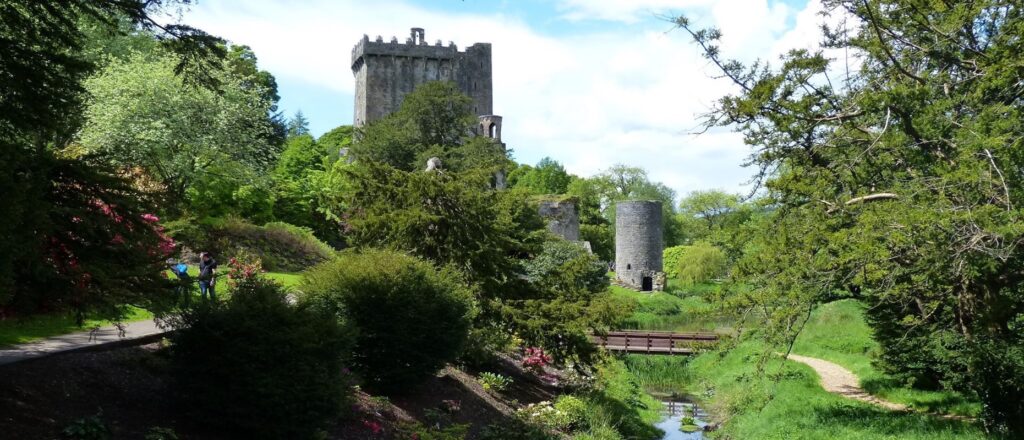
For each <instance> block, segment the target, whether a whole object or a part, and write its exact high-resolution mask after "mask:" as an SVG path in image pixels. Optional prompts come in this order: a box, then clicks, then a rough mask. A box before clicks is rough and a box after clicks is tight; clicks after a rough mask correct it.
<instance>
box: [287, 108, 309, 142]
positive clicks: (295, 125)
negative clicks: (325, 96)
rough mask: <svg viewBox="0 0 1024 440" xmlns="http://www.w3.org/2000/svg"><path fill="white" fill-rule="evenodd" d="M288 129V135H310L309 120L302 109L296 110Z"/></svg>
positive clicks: (289, 121)
mask: <svg viewBox="0 0 1024 440" xmlns="http://www.w3.org/2000/svg"><path fill="white" fill-rule="evenodd" d="M287 131H288V137H295V136H308V135H309V120H308V119H306V115H304V114H302V110H299V111H296V112H295V116H292V118H291V119H289V120H288V129H287Z"/></svg>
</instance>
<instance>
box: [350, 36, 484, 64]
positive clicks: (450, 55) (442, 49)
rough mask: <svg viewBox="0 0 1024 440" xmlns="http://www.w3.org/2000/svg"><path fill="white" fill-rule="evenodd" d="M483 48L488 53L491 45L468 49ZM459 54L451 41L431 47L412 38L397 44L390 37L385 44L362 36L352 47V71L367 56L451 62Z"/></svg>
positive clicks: (379, 37) (478, 44) (475, 46)
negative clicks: (431, 59) (445, 44)
mask: <svg viewBox="0 0 1024 440" xmlns="http://www.w3.org/2000/svg"><path fill="white" fill-rule="evenodd" d="M483 46H486V50H487V51H488V52H490V47H491V45H490V44H488V43H477V44H474V45H473V46H470V47H472V48H473V51H474V52H475V51H477V50H479V49H483ZM467 51H469V48H467ZM463 53H465V52H463ZM459 54H460V52H459V47H458V46H456V45H455V42H453V41H449V42H448V45H447V46H444V45H442V44H441V40H437V41H436V42H435V43H434V44H433V45H429V44H427V42H426V41H425V40H418V39H413V38H412V37H410V38H406V40H405V41H404V42H402V43H399V42H398V38H397V37H391V40H390V41H388V42H385V41H384V38H383V37H381V36H380V35H378V36H377V37H376V38H375V39H373V40H371V39H370V37H369V36H368V35H363V38H362V39H360V40H359V41H358V42H356V45H355V46H354V47H352V69H353V70H355V69H356V68H357V66H358V65H359V63H360V62H361V61H362V59H363V57H364V56H367V55H379V56H395V57H410V58H433V59H444V60H452V59H455V58H456V57H458V56H459Z"/></svg>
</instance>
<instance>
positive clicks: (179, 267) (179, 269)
mask: <svg viewBox="0 0 1024 440" xmlns="http://www.w3.org/2000/svg"><path fill="white" fill-rule="evenodd" d="M174 274H175V275H177V276H178V278H187V277H188V265H187V264H185V263H178V264H175V265H174Z"/></svg>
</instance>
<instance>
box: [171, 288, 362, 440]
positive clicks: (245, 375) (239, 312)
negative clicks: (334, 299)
mask: <svg viewBox="0 0 1024 440" xmlns="http://www.w3.org/2000/svg"><path fill="white" fill-rule="evenodd" d="M237 273H238V272H237V271H236V272H233V273H232V276H234V277H235V279H233V280H232V282H233V283H235V284H236V285H235V286H234V288H233V289H232V290H231V295H230V300H228V301H227V302H226V303H223V304H202V305H200V306H199V307H197V308H196V309H194V310H191V311H188V312H186V313H184V315H183V316H182V318H181V319H182V322H181V323H180V324H181V325H180V329H179V330H178V331H177V333H175V335H174V337H173V342H174V344H173V345H172V348H171V362H172V365H173V371H174V375H175V390H176V391H178V392H179V393H180V397H181V398H182V403H183V404H184V405H185V407H186V408H187V409H188V410H190V411H194V414H195V417H197V418H198V419H200V420H202V421H204V422H206V423H207V424H209V425H211V426H215V427H217V428H220V429H223V430H224V431H225V432H227V433H231V434H232V435H241V434H244V436H245V437H247V438H310V436H312V435H313V434H314V433H315V432H316V431H317V430H318V429H319V428H321V427H323V426H324V424H325V423H326V422H327V421H328V420H329V419H331V418H333V417H336V416H338V415H340V414H341V413H342V411H343V408H347V407H348V406H347V405H346V403H347V400H348V398H349V397H350V394H351V383H350V380H349V378H348V374H349V373H348V372H347V370H345V365H344V360H345V357H346V355H347V353H348V351H349V347H350V346H351V341H350V338H349V337H348V334H349V332H347V331H345V330H344V328H343V326H342V325H340V324H339V322H338V320H337V319H336V317H334V316H331V315H326V314H323V313H322V312H319V311H317V310H314V309H312V308H310V307H308V306H298V307H296V306H292V305H290V304H288V302H287V300H286V299H285V294H284V292H283V291H282V289H281V287H280V286H279V285H277V284H275V283H274V282H273V281H271V280H268V279H264V278H262V277H261V276H259V275H255V276H251V277H247V278H242V279H239V278H238V276H237ZM253 273H258V271H256V272H253ZM250 275H252V274H251V273H250Z"/></svg>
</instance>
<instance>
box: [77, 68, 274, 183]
mask: <svg viewBox="0 0 1024 440" xmlns="http://www.w3.org/2000/svg"><path fill="white" fill-rule="evenodd" d="M175 66H176V60H175V59H174V58H173V57H171V56H154V55H142V54H139V55H135V56H132V57H130V58H128V59H126V60H116V59H115V60H112V61H111V62H110V63H109V64H107V66H106V67H105V68H104V69H103V70H102V71H100V72H99V73H98V74H97V75H95V76H93V77H92V78H90V79H88V80H87V81H86V82H85V87H86V89H87V90H88V92H89V94H90V96H91V99H90V100H89V105H88V107H87V109H86V111H85V118H86V122H85V124H84V126H83V127H82V130H81V131H80V133H79V135H78V142H79V145H76V146H75V151H77V150H78V149H79V148H80V150H81V151H83V152H85V153H99V154H102V155H103V158H104V159H105V160H107V161H109V162H110V163H111V164H112V165H114V166H117V167H119V168H123V169H128V170H133V171H136V170H141V171H142V172H143V173H144V174H145V176H146V177H149V178H151V179H152V183H151V185H153V184H155V185H157V186H158V187H159V188H160V189H162V190H164V191H166V192H167V194H168V195H169V196H170V197H171V199H172V200H181V199H182V198H184V196H185V194H186V191H187V190H189V189H190V188H192V186H193V184H194V183H195V182H196V181H197V180H198V179H200V178H201V177H202V176H203V175H204V174H205V173H206V172H208V171H209V170H211V167H215V166H220V167H223V166H224V165H223V164H224V163H225V162H235V163H237V164H239V165H240V166H238V167H232V168H233V170H234V171H236V173H233V174H231V175H230V176H231V177H233V178H234V180H235V181H236V182H238V183H237V185H241V184H245V183H249V181H251V180H253V179H255V176H258V175H259V174H261V173H263V172H265V171H266V170H268V169H269V168H270V167H271V165H272V164H273V162H274V161H275V159H276V157H277V154H278V153H279V150H278V147H277V146H276V145H274V144H272V143H271V138H272V137H273V136H272V135H273V127H272V125H271V123H270V119H269V117H268V115H269V111H270V106H271V105H272V103H271V102H268V101H267V100H266V97H265V94H266V91H265V90H264V89H263V88H262V85H260V84H259V83H253V82H249V81H246V79H244V78H238V77H236V76H235V75H233V74H232V73H231V71H230V69H229V68H228V67H229V66H220V68H218V69H214V70H212V71H211V73H210V74H211V75H214V77H215V78H216V79H217V80H218V82H219V83H220V86H219V91H213V90H208V89H204V88H197V87H193V86H191V85H189V84H187V83H186V82H185V81H184V79H183V78H181V77H179V76H177V75H176V70H175ZM155 121H159V122H158V123H157V122H155Z"/></svg>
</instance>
